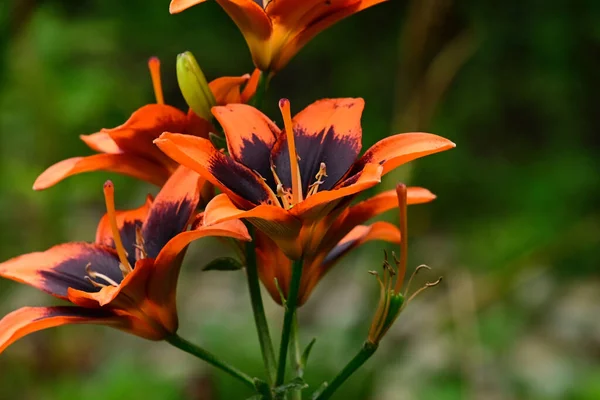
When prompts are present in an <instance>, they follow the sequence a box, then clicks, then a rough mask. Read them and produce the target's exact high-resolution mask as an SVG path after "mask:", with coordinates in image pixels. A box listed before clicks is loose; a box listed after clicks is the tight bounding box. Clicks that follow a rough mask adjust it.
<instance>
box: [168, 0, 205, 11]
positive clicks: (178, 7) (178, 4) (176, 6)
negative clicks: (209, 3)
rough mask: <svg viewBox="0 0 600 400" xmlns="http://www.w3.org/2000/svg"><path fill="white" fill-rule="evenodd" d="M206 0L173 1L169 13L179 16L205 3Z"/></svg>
mask: <svg viewBox="0 0 600 400" xmlns="http://www.w3.org/2000/svg"><path fill="white" fill-rule="evenodd" d="M205 1H206V0H171V4H169V12H170V13H171V14H177V13H180V12H182V11H184V10H187V9H188V8H190V7H193V6H195V5H196V4H200V3H204V2H205Z"/></svg>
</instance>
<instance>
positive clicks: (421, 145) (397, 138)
mask: <svg viewBox="0 0 600 400" xmlns="http://www.w3.org/2000/svg"><path fill="white" fill-rule="evenodd" d="M453 147H456V145H455V144H454V143H452V142H451V141H449V140H448V139H445V138H443V137H441V136H437V135H433V134H431V133H422V132H411V133H400V134H398V135H394V136H390V137H387V138H385V139H382V140H380V141H379V142H377V143H375V144H374V145H373V146H372V147H371V148H370V149H369V150H367V151H366V152H365V154H363V156H362V157H361V158H360V160H358V162H357V163H356V165H355V166H354V168H353V173H357V172H358V171H360V170H361V169H362V168H363V167H364V165H365V164H367V163H378V164H381V165H382V166H383V175H385V174H387V173H388V172H390V171H391V170H393V169H394V168H396V167H398V166H400V165H402V164H405V163H407V162H409V161H412V160H414V159H417V158H419V157H423V156H426V155H429V154H434V153H439V152H440V151H444V150H448V149H451V148H453Z"/></svg>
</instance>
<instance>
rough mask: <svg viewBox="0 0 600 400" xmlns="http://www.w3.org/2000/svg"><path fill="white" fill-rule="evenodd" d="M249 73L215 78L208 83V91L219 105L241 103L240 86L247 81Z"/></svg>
mask: <svg viewBox="0 0 600 400" xmlns="http://www.w3.org/2000/svg"><path fill="white" fill-rule="evenodd" d="M249 79H250V75H248V74H246V75H243V76H223V77H221V78H217V79H215V80H213V81H212V82H210V83H209V84H208V87H209V88H210V91H211V92H212V94H213V96H215V100H216V102H217V104H219V105H225V104H230V103H241V102H242V94H241V93H240V87H241V86H242V85H243V84H245V83H246V82H248V80H249Z"/></svg>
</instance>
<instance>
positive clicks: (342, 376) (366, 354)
mask: <svg viewBox="0 0 600 400" xmlns="http://www.w3.org/2000/svg"><path fill="white" fill-rule="evenodd" d="M375 350H377V345H376V344H374V343H371V342H369V341H367V342H365V343H364V344H363V346H362V347H361V349H360V351H359V352H358V354H356V356H354V358H353V359H352V360H351V361H350V362H349V363H348V364H346V366H345V367H344V369H342V371H341V372H340V373H339V374H338V375H337V376H336V377H335V378H334V379H333V381H331V383H330V384H329V385H328V386H327V387H326V388H325V390H323V391H322V392H321V393H320V394H319V395H318V396H317V397H316V399H315V400H326V399H329V398H330V397H331V396H332V395H333V393H335V391H336V390H337V389H338V388H339V387H340V386H342V384H343V383H344V382H346V379H348V378H349V377H350V376H351V375H352V374H353V373H354V372H356V370H357V369H359V368H360V367H361V366H362V365H363V364H364V363H365V362H366V361H367V360H368V359H369V358H370V357H371V356H372V355H373V353H375Z"/></svg>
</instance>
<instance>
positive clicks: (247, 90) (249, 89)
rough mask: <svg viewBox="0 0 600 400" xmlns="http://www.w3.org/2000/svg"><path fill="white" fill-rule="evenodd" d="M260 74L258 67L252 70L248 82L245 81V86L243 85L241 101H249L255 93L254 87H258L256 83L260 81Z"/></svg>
mask: <svg viewBox="0 0 600 400" xmlns="http://www.w3.org/2000/svg"><path fill="white" fill-rule="evenodd" d="M260 75H261V72H260V69H258V68H255V69H254V71H253V72H252V75H250V80H249V81H248V83H246V87H244V90H243V91H242V101H241V102H242V103H247V102H249V101H250V100H251V99H252V98H253V97H254V95H255V94H256V89H258V83H259V81H260Z"/></svg>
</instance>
